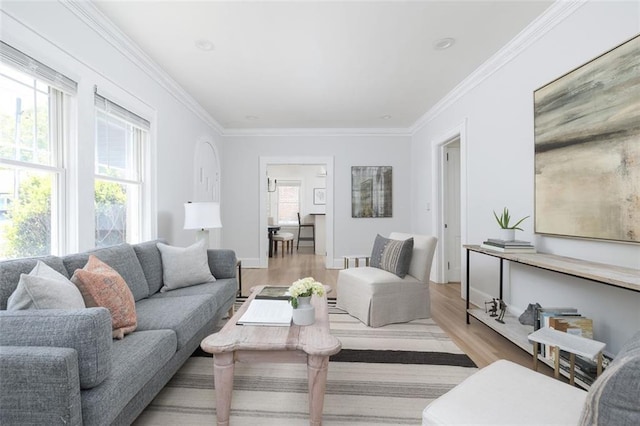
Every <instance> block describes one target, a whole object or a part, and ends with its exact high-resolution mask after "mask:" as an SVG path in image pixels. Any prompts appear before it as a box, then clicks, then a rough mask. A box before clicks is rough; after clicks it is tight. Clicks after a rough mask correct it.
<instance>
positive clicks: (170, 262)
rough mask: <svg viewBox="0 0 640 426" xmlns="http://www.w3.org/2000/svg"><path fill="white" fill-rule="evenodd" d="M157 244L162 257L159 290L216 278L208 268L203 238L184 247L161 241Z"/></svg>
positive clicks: (172, 288)
mask: <svg viewBox="0 0 640 426" xmlns="http://www.w3.org/2000/svg"><path fill="white" fill-rule="evenodd" d="M157 246H158V250H160V255H161V257H162V281H163V282H164V286H163V287H162V288H161V289H160V291H161V292H165V291H169V290H174V289H176V288H181V287H188V286H190V285H194V284H201V283H204V282H208V281H215V280H216V279H215V277H214V276H213V274H211V270H210V269H209V262H208V260H207V249H206V247H205V245H204V240H203V241H198V242H197V243H195V244H192V245H190V246H189V247H185V248H183V247H173V246H169V245H166V244H163V243H158V244H157Z"/></svg>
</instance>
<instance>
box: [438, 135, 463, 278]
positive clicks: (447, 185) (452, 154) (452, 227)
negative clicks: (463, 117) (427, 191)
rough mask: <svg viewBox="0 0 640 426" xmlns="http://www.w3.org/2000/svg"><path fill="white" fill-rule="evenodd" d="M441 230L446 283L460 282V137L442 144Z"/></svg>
mask: <svg viewBox="0 0 640 426" xmlns="http://www.w3.org/2000/svg"><path fill="white" fill-rule="evenodd" d="M443 160H444V161H443V173H442V175H443V178H444V179H443V194H444V197H443V200H442V201H443V213H444V214H443V219H444V223H443V226H442V228H443V232H444V238H443V243H444V252H445V262H446V269H445V271H444V272H445V277H444V281H445V282H447V283H451V282H456V283H459V282H460V270H461V263H462V262H461V251H460V247H462V230H461V226H460V225H461V224H460V138H459V137H458V138H456V139H454V140H453V141H451V142H449V143H447V144H446V145H445V146H444V159H443Z"/></svg>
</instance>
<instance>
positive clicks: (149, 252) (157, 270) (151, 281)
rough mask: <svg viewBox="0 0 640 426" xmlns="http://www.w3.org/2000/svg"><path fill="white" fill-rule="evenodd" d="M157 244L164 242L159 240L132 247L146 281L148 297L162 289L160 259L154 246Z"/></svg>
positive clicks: (158, 251) (158, 252)
mask: <svg viewBox="0 0 640 426" xmlns="http://www.w3.org/2000/svg"><path fill="white" fill-rule="evenodd" d="M158 243H165V240H162V239H159V240H154V241H147V242H145V243H139V244H134V245H133V250H134V251H135V252H136V256H138V261H139V262H140V266H141V267H142V272H144V276H145V278H146V279H147V285H148V286H149V295H152V294H155V293H157V292H159V291H160V288H162V257H161V255H160V250H158V247H157V246H156V244H158Z"/></svg>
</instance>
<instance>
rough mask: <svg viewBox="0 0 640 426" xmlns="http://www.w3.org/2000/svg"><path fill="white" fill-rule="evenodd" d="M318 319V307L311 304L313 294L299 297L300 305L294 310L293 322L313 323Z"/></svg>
mask: <svg viewBox="0 0 640 426" xmlns="http://www.w3.org/2000/svg"><path fill="white" fill-rule="evenodd" d="M315 321H316V308H314V307H313V306H312V305H311V296H307V297H298V307H297V308H295V309H294V310H293V323H294V324H296V325H311V324H313V323H314V322H315Z"/></svg>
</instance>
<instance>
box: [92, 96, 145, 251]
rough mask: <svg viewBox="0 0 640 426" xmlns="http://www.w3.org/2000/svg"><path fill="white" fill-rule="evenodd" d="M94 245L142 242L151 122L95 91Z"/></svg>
mask: <svg viewBox="0 0 640 426" xmlns="http://www.w3.org/2000/svg"><path fill="white" fill-rule="evenodd" d="M95 105H96V138H95V184H94V185H95V186H94V189H95V224H96V226H95V245H96V247H105V246H111V245H114V244H120V243H124V242H128V243H136V242H140V241H142V237H143V235H142V234H143V231H142V219H143V216H144V214H143V209H144V207H143V206H144V195H145V194H144V191H145V188H144V176H145V173H144V168H145V157H146V156H145V155H144V153H145V152H146V145H147V144H148V143H149V142H148V140H149V129H150V124H149V122H148V121H147V120H145V119H144V118H142V117H140V116H138V115H136V114H134V113H133V112H131V111H129V110H127V109H125V108H123V107H122V106H120V105H118V104H116V103H114V102H112V101H110V100H108V99H107V98H105V97H103V96H101V95H99V94H98V93H95Z"/></svg>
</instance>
